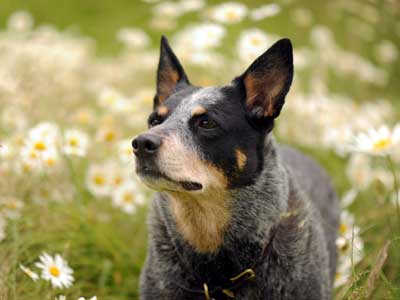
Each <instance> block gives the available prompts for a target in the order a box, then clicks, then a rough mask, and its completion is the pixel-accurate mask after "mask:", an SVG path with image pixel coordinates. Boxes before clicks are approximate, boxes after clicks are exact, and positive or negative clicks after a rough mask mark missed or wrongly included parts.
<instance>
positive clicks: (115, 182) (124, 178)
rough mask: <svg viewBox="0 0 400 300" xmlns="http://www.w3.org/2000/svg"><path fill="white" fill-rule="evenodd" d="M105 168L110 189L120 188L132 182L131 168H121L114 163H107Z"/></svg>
mask: <svg viewBox="0 0 400 300" xmlns="http://www.w3.org/2000/svg"><path fill="white" fill-rule="evenodd" d="M106 168H107V170H108V174H109V184H110V189H111V190H114V189H116V188H119V187H120V186H122V185H124V184H126V183H127V182H130V181H132V177H133V176H134V174H133V168H131V167H130V166H129V168H121V167H120V166H119V165H117V164H116V163H115V162H109V163H107V164H106Z"/></svg>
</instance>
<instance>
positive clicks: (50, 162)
mask: <svg viewBox="0 0 400 300" xmlns="http://www.w3.org/2000/svg"><path fill="white" fill-rule="evenodd" d="M41 160H42V165H44V166H45V167H46V170H49V169H53V168H54V167H56V166H57V165H59V164H60V155H59V153H58V151H57V150H56V149H55V148H53V149H50V150H49V151H46V152H44V153H43V154H42V157H41Z"/></svg>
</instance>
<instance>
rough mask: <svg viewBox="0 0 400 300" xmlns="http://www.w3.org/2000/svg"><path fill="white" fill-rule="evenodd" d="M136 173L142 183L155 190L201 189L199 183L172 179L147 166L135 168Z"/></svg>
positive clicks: (191, 190)
mask: <svg viewBox="0 0 400 300" xmlns="http://www.w3.org/2000/svg"><path fill="white" fill-rule="evenodd" d="M136 173H137V174H138V176H139V178H140V179H141V180H142V181H143V183H144V184H146V185H147V186H149V187H150V188H152V189H155V190H167V191H168V190H169V191H180V190H182V189H183V190H185V191H188V192H195V191H200V190H201V189H203V185H202V184H201V183H198V182H194V181H185V180H183V181H181V180H179V181H178V180H174V179H172V178H170V177H169V176H167V175H165V174H163V173H161V172H160V171H158V170H154V169H150V168H148V167H141V168H137V169H136Z"/></svg>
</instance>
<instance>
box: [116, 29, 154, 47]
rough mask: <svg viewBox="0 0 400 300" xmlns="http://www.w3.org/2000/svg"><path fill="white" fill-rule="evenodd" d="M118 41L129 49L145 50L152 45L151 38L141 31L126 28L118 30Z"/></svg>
mask: <svg viewBox="0 0 400 300" xmlns="http://www.w3.org/2000/svg"><path fill="white" fill-rule="evenodd" d="M117 39H118V40H119V41H120V42H121V43H123V44H124V45H126V46H128V47H133V48H145V47H147V46H148V45H149V44H150V38H149V37H148V35H147V34H146V32H144V31H143V30H141V29H138V28H128V27H124V28H121V29H120V30H118V32H117Z"/></svg>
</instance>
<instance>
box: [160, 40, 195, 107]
mask: <svg viewBox="0 0 400 300" xmlns="http://www.w3.org/2000/svg"><path fill="white" fill-rule="evenodd" d="M185 84H190V83H189V80H188V78H187V76H186V74H185V71H184V70H183V67H182V65H181V64H180V62H179V60H178V58H177V57H176V55H175V53H174V52H173V51H172V49H171V47H170V45H169V43H168V39H167V38H166V37H165V36H162V37H161V45H160V60H159V62H158V70H157V94H156V96H155V97H154V107H157V106H158V105H159V104H161V103H162V102H163V101H164V100H165V99H167V98H168V97H169V96H171V95H172V94H173V93H174V92H175V90H176V89H177V87H178V85H185Z"/></svg>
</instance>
